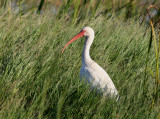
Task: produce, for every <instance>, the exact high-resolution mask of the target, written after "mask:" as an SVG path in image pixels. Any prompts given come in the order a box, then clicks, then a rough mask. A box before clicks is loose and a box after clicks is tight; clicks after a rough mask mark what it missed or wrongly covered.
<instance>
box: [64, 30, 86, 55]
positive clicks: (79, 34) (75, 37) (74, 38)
mask: <svg viewBox="0 0 160 119" xmlns="http://www.w3.org/2000/svg"><path fill="white" fill-rule="evenodd" d="M83 36H84V31H83V30H82V31H81V32H79V33H78V34H77V35H76V36H74V37H73V38H72V39H71V40H70V41H69V42H68V43H67V44H66V45H65V46H64V47H63V50H62V52H61V54H62V53H63V52H64V50H65V49H66V47H67V46H68V45H69V44H71V43H72V42H73V41H75V40H76V39H78V38H80V37H83Z"/></svg>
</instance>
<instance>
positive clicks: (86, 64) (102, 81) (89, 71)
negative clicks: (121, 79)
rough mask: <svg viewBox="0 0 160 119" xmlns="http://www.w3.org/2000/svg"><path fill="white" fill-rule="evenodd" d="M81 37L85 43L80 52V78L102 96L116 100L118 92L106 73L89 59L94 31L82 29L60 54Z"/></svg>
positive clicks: (87, 28) (89, 28)
mask: <svg viewBox="0 0 160 119" xmlns="http://www.w3.org/2000/svg"><path fill="white" fill-rule="evenodd" d="M83 36H84V37H85V43H84V47H83V52H82V64H81V70H80V78H81V79H85V80H86V81H87V82H89V83H91V84H92V85H91V86H92V87H96V88H97V89H98V90H101V92H102V93H103V95H104V96H110V97H117V98H118V95H119V94H118V91H117V89H116V87H115V85H114V83H113V81H112V80H111V78H110V77H109V75H108V74H107V72H106V71H105V70H104V69H103V68H102V67H100V66H99V65H98V64H97V63H96V62H95V61H93V60H92V59H91V57H90V52H89V51H90V47H91V44H92V43H93V40H94V30H93V29H92V28H91V27H83V28H82V29H81V31H80V32H79V33H78V34H77V35H75V36H74V37H73V38H72V39H71V40H70V41H69V42H68V43H67V44H66V45H65V46H64V47H63V49H62V52H61V53H63V52H64V50H65V49H66V47H67V46H68V45H69V44H71V43H72V42H73V41H75V40H77V39H78V38H80V37H83Z"/></svg>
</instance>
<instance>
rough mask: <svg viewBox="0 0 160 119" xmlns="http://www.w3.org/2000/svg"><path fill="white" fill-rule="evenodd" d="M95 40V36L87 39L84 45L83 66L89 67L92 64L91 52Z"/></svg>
mask: <svg viewBox="0 0 160 119" xmlns="http://www.w3.org/2000/svg"><path fill="white" fill-rule="evenodd" d="M93 39H94V36H86V37H85V44H84V47H83V53H82V65H88V64H90V63H91V62H92V59H91V57H90V54H89V50H90V47H91V44H92V42H93Z"/></svg>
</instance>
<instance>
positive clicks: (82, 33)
mask: <svg viewBox="0 0 160 119" xmlns="http://www.w3.org/2000/svg"><path fill="white" fill-rule="evenodd" d="M83 36H85V37H89V36H94V31H93V29H92V28H90V27H83V28H82V30H81V31H80V32H79V33H78V34H77V35H75V36H74V37H73V38H72V39H71V40H70V41H69V42H68V43H67V44H66V45H65V46H64V48H63V49H62V52H61V53H63V52H64V50H65V48H66V47H67V46H68V45H69V44H71V43H72V42H73V41H75V40H77V39H78V38H80V37H83Z"/></svg>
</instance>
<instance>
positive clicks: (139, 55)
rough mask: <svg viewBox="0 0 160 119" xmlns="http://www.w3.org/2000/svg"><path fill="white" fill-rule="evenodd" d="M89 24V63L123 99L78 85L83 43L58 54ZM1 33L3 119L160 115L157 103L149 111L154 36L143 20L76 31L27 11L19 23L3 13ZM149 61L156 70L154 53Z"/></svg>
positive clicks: (95, 23)
mask: <svg viewBox="0 0 160 119" xmlns="http://www.w3.org/2000/svg"><path fill="white" fill-rule="evenodd" d="M20 22H21V24H20ZM85 24H87V26H90V27H92V28H93V29H94V30H95V40H94V42H93V44H92V46H91V51H90V54H91V57H92V58H93V60H95V61H96V62H97V63H98V64H99V65H100V66H102V67H103V68H104V69H105V70H106V71H107V73H108V74H109V75H110V77H111V78H112V80H113V82H114V84H115V86H116V87H117V90H118V91H119V94H120V95H121V98H120V100H119V101H118V102H116V101H115V100H112V99H110V98H104V97H103V96H102V95H101V94H96V93H94V91H91V90H90V89H89V86H88V84H86V83H85V82H83V81H80V79H79V71H80V66H81V54H82V48H83V44H84V38H81V39H79V40H77V41H75V42H74V43H73V44H72V45H70V46H69V47H68V48H67V49H66V51H65V53H64V54H63V55H61V50H62V48H63V46H64V45H65V44H66V42H67V41H68V40H69V39H70V38H72V37H73V36H74V35H75V34H77V33H78V32H79V31H80V30H81V28H82V27H84V25H85ZM0 29H1V30H0V39H1V40H0V78H1V79H0V118H2V119H8V118H9V119H12V118H23V119H24V118H42V119H44V118H46V119H49V118H120V119H123V118H156V117H157V116H158V113H159V110H160V105H159V103H158V102H159V101H160V100H159V99H158V100H157V101H155V102H154V105H153V108H152V110H150V104H152V101H153V93H154V86H155V85H154V83H155V80H154V77H152V76H151V75H150V73H149V71H148V70H147V73H146V77H144V73H145V67H146V63H145V62H146V56H147V51H148V40H149V38H150V30H149V29H148V30H146V28H144V27H143V26H140V25H139V23H138V22H136V21H134V20H132V19H130V20H128V21H123V20H118V19H116V18H115V17H114V16H112V17H111V18H109V19H107V18H106V17H104V16H103V17H102V16H99V17H97V18H96V19H95V18H93V19H90V21H89V22H88V19H87V18H86V20H85V21H82V22H80V23H79V24H76V25H73V24H71V21H68V20H66V19H65V18H61V19H57V18H56V17H54V16H52V15H50V14H47V15H33V14H32V13H27V14H25V15H23V16H21V19H20V18H19V16H14V15H10V16H9V17H8V16H6V15H4V14H2V13H1V15H0ZM148 62H149V63H150V67H151V68H152V69H153V71H156V69H155V64H156V58H155V50H154V48H151V50H150V55H149V58H148ZM146 78H147V79H146ZM144 80H146V83H145V87H146V90H147V92H146V96H145V98H144V97H143V85H142V84H143V82H144ZM157 90H158V91H159V88H158V89H157Z"/></svg>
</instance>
